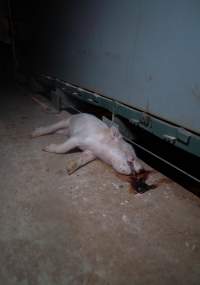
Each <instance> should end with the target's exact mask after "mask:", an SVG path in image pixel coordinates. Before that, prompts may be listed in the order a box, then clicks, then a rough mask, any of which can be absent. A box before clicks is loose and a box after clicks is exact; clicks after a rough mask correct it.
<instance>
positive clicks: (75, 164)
mask: <svg viewBox="0 0 200 285" xmlns="http://www.w3.org/2000/svg"><path fill="white" fill-rule="evenodd" d="M95 159H96V156H95V155H94V154H93V153H92V152H91V151H89V150H85V151H84V152H82V153H81V155H80V157H79V158H78V159H77V160H71V161H69V163H68V165H67V172H68V174H69V175H70V174H72V173H74V172H75V171H76V170H77V169H79V168H80V167H82V166H84V165H86V164H87V163H89V162H91V161H93V160H95Z"/></svg>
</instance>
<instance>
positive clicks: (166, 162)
mask: <svg viewBox="0 0 200 285" xmlns="http://www.w3.org/2000/svg"><path fill="white" fill-rule="evenodd" d="M127 140H128V141H129V142H131V143H132V144H134V145H135V146H137V147H138V148H140V149H142V150H143V151H145V152H147V153H149V154H150V155H152V156H154V157H156V158H157V159H159V160H161V161H162V162H164V163H165V164H167V165H169V166H170V167H173V168H174V169H176V170H178V171H179V172H181V173H182V174H184V175H186V176H188V177H190V178H191V179H193V180H194V181H196V182H198V183H200V180H199V179H198V178H196V177H195V176H193V175H191V174H189V173H187V172H186V171H184V170H183V169H181V168H179V167H177V166H176V165H174V164H172V163H171V162H169V161H167V160H165V159H164V158H162V157H160V156H159V155H157V154H155V153H153V152H151V151H150V150H148V149H147V148H145V147H143V146H141V145H139V144H137V143H136V142H134V141H132V140H129V139H127Z"/></svg>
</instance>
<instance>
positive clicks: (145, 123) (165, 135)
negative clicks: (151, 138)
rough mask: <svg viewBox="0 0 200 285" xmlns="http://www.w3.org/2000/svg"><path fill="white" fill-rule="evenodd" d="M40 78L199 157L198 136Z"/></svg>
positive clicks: (85, 91) (179, 127)
mask: <svg viewBox="0 0 200 285" xmlns="http://www.w3.org/2000/svg"><path fill="white" fill-rule="evenodd" d="M42 78H43V79H47V80H50V81H51V82H52V83H53V84H54V86H57V87H59V88H60V89H61V90H63V92H67V93H68V94H69V93H70V95H71V96H73V97H75V98H77V99H79V100H81V101H85V102H87V103H89V104H93V105H95V106H99V107H102V108H105V109H107V110H108V111H110V112H111V113H113V114H114V115H119V116H121V117H123V118H126V119H128V120H129V122H130V123H131V124H133V125H134V126H138V127H140V128H142V129H144V130H146V131H148V132H149V133H151V134H153V135H155V136H157V137H159V138H161V139H163V140H165V141H167V142H168V143H170V144H173V145H174V146H176V147H178V148H181V149H183V150H185V151H187V152H189V153H191V154H193V155H196V156H198V157H200V136H199V135H198V134H195V133H192V132H190V131H189V130H186V129H184V128H182V127H181V126H177V125H173V124H171V123H169V122H166V121H163V120H162V119H160V118H157V117H155V116H153V115H152V114H150V113H147V112H143V111H140V110H138V109H136V108H134V107H132V106H127V105H125V104H123V103H120V102H118V101H116V100H113V99H111V98H108V97H105V96H103V95H100V94H97V93H95V92H92V91H89V90H86V89H83V88H81V87H78V86H76V85H74V84H70V83H67V82H65V81H62V80H59V79H57V78H53V77H51V76H46V75H43V76H42Z"/></svg>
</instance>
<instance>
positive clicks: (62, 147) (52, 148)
mask: <svg viewBox="0 0 200 285" xmlns="http://www.w3.org/2000/svg"><path fill="white" fill-rule="evenodd" d="M76 147H78V141H77V139H76V138H73V137H72V138H69V139H68V140H67V141H66V142H64V143H62V144H50V145H48V146H46V147H45V148H44V149H43V150H44V151H47V152H53V153H66V152H68V151H70V150H71V149H73V148H76Z"/></svg>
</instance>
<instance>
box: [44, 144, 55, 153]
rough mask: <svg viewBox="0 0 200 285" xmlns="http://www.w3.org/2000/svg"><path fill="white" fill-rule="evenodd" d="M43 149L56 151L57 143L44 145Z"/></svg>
mask: <svg viewBox="0 0 200 285" xmlns="http://www.w3.org/2000/svg"><path fill="white" fill-rule="evenodd" d="M42 150H44V151H47V152H56V145H55V144H50V145H48V146H46V147H44V148H43V149H42Z"/></svg>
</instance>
